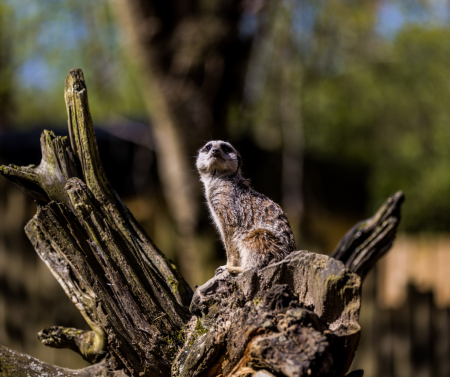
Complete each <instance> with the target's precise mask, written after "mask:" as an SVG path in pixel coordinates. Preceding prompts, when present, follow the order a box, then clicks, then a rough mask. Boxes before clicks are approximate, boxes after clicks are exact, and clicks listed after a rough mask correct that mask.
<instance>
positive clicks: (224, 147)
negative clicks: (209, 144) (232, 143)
mask: <svg viewBox="0 0 450 377" xmlns="http://www.w3.org/2000/svg"><path fill="white" fill-rule="evenodd" d="M220 147H221V148H222V150H223V151H224V153H230V152H231V148H230V147H227V146H226V145H224V144H222V145H221V146H220Z"/></svg>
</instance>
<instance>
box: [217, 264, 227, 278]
mask: <svg viewBox="0 0 450 377" xmlns="http://www.w3.org/2000/svg"><path fill="white" fill-rule="evenodd" d="M225 271H227V266H220V267H217V268H216V272H214V276H217V275H220V274H223V273H224V272H225Z"/></svg>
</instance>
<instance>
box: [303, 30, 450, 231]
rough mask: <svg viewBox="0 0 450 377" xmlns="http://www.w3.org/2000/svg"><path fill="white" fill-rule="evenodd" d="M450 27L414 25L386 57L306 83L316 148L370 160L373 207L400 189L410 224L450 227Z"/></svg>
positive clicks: (308, 129)
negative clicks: (430, 27)
mask: <svg viewBox="0 0 450 377" xmlns="http://www.w3.org/2000/svg"><path fill="white" fill-rule="evenodd" d="M449 37H450V28H446V27H441V28H433V29H426V28H419V27H418V26H415V27H408V28H405V29H404V30H402V31H401V32H400V33H399V34H398V36H397V37H396V38H395V40H393V41H392V42H391V45H390V46H389V47H390V48H389V50H388V51H387V52H386V53H385V54H384V55H383V59H380V60H375V61H367V60H366V61H363V62H361V61H354V62H351V64H348V65H347V66H346V67H345V69H343V70H342V72H341V73H340V74H339V75H333V76H328V77H327V76H321V77H317V76H316V77H310V78H309V80H308V81H307V82H306V83H305V88H304V93H305V94H304V114H305V133H306V135H307V136H306V140H307V146H308V151H309V152H310V153H320V154H323V155H328V156H329V157H330V158H337V159H341V160H344V161H345V160H347V161H350V160H357V161H362V162H364V163H365V164H366V165H367V166H368V168H369V169H370V170H371V172H372V174H371V182H370V185H369V187H370V194H371V197H372V204H373V206H376V205H378V204H379V203H380V202H381V201H382V200H383V199H384V198H386V197H387V196H389V195H390V194H392V193H393V192H395V191H396V190H398V189H402V190H404V191H405V193H406V197H407V199H408V201H407V204H406V205H405V208H404V214H405V216H404V220H403V221H404V226H405V227H406V229H408V230H445V229H447V225H446V224H448V220H450V218H449V216H448V215H446V213H448V211H446V209H447V208H450V200H449V199H448V198H449V195H448V194H449V193H450V174H449V172H450V150H449V145H450V128H449V121H450V111H449V107H448V99H449V98H450V85H449V80H450V79H449V77H450V66H449V64H448V62H449V61H450V47H449V46H448V44H447V43H446V40H448V38H449Z"/></svg>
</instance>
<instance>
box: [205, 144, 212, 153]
mask: <svg viewBox="0 0 450 377" xmlns="http://www.w3.org/2000/svg"><path fill="white" fill-rule="evenodd" d="M210 149H211V144H208V145H207V146H206V147H205V149H204V150H205V151H206V152H209V150H210Z"/></svg>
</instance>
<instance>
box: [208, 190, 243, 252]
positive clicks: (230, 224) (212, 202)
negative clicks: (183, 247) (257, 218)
mask: <svg viewBox="0 0 450 377" xmlns="http://www.w3.org/2000/svg"><path fill="white" fill-rule="evenodd" d="M206 194H207V195H206V197H207V200H208V207H209V209H210V212H211V216H212V218H213V221H214V223H215V225H216V227H217V229H218V230H219V232H220V235H221V237H222V240H223V242H224V243H226V244H227V243H229V241H230V240H231V239H232V238H233V233H234V231H235V229H236V227H237V225H238V223H239V221H238V211H237V207H238V206H239V203H238V201H237V200H236V198H234V197H233V195H230V190H227V188H226V187H225V188H224V187H219V188H217V187H216V188H214V187H213V188H212V189H210V190H207V192H206Z"/></svg>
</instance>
